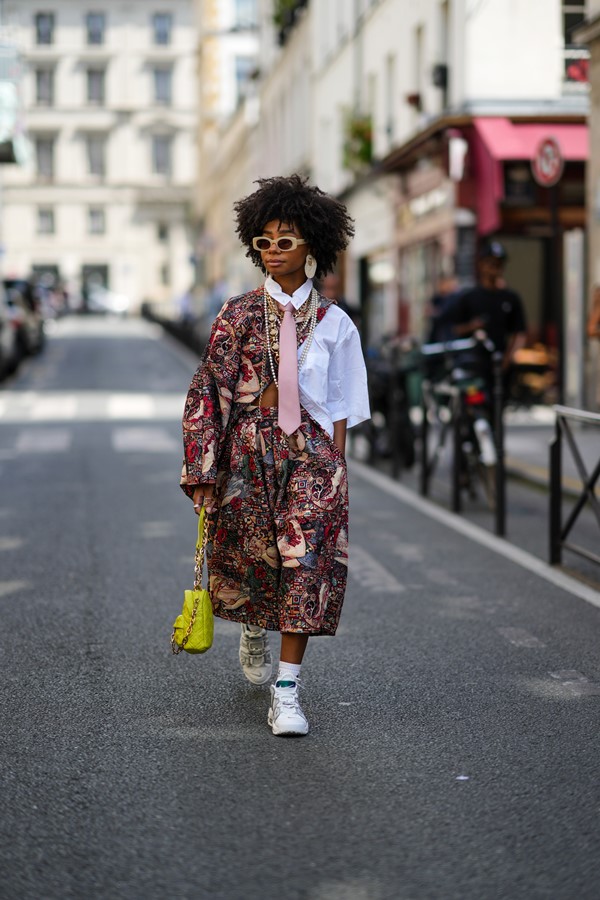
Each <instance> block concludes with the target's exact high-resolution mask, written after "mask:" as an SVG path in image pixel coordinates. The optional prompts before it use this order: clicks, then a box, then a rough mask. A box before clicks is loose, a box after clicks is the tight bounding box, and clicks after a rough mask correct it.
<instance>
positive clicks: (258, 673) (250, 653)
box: [240, 625, 273, 684]
mask: <svg viewBox="0 0 600 900" xmlns="http://www.w3.org/2000/svg"><path fill="white" fill-rule="evenodd" d="M240 664H241V666H242V671H243V672H244V675H245V676H246V678H247V679H248V681H251V682H252V684H266V683H267V681H269V679H270V677H271V673H272V671H273V663H272V662H271V651H270V649H269V638H268V637H267V632H266V629H264V628H261V629H260V631H252V629H251V628H249V627H248V626H247V625H242V634H241V636H240Z"/></svg>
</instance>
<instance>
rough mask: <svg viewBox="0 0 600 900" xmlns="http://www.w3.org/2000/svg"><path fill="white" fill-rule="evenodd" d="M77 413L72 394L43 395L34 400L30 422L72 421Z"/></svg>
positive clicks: (74, 398) (75, 401) (75, 402)
mask: <svg viewBox="0 0 600 900" xmlns="http://www.w3.org/2000/svg"><path fill="white" fill-rule="evenodd" d="M76 412H77V398H76V397H74V396H73V395H72V394H64V395H58V394H56V395H53V396H52V395H50V396H47V397H46V396H44V395H43V394H42V395H40V396H39V397H37V398H36V400H35V402H34V404H33V406H32V408H31V412H30V415H31V420H32V422H42V421H46V422H56V421H57V420H58V421H64V420H72V419H74V418H75V415H76Z"/></svg>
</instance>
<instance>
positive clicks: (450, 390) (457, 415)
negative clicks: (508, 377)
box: [421, 332, 503, 513]
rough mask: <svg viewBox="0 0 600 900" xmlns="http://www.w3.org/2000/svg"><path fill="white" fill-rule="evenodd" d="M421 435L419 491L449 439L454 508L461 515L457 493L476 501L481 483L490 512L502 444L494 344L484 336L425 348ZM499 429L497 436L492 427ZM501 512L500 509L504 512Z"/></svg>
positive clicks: (425, 487) (425, 485)
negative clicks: (434, 433) (431, 435)
mask: <svg viewBox="0 0 600 900" xmlns="http://www.w3.org/2000/svg"><path fill="white" fill-rule="evenodd" d="M421 352H422V354H423V356H424V359H425V376H426V377H424V379H423V390H422V393H423V436H422V471H421V492H422V493H424V494H426V493H427V491H428V486H429V480H430V478H431V475H432V474H433V471H434V470H435V468H436V466H437V463H438V461H439V459H440V458H441V456H442V453H443V451H444V448H445V444H446V439H447V437H448V434H450V433H451V434H452V436H453V459H452V498H453V504H452V505H453V509H454V510H455V511H460V508H461V493H462V492H466V493H467V494H468V496H469V497H470V498H471V499H475V498H476V497H477V487H478V485H481V487H482V488H483V491H484V495H485V498H486V501H487V504H488V506H489V507H490V509H492V510H495V509H496V505H497V493H498V477H499V476H498V471H497V466H498V462H499V446H500V444H499V442H501V439H502V434H501V418H502V381H501V374H500V372H498V378H496V379H494V378H493V364H494V362H495V363H496V366H499V360H498V359H497V355H496V352H495V347H494V344H493V343H492V342H491V341H490V340H489V338H488V337H487V336H486V335H485V333H483V332H478V333H476V334H475V335H474V336H473V337H472V338H463V339H459V340H454V341H447V342H443V343H441V342H440V343H435V344H424V345H423V347H422V348H421ZM434 423H435V424H437V425H438V426H439V430H438V437H437V443H436V444H435V446H434V451H433V454H432V455H431V456H430V454H429V449H430V448H429V446H428V445H429V439H428V432H429V426H430V425H432V424H434ZM495 427H496V428H497V430H500V434H496V433H495V431H494V428H495ZM502 513H503V510H502Z"/></svg>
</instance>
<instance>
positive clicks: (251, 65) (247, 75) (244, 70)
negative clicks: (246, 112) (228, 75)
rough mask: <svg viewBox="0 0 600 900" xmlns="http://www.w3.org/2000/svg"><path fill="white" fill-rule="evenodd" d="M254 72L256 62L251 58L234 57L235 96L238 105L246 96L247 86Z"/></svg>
mask: <svg viewBox="0 0 600 900" xmlns="http://www.w3.org/2000/svg"><path fill="white" fill-rule="evenodd" d="M255 70H256V60H255V59H254V57H252V56H236V58H235V96H236V102H237V103H238V104H239V103H241V102H242V100H243V99H244V97H246V96H247V94H248V86H249V84H250V80H251V78H252V74H253V72H254V71H255Z"/></svg>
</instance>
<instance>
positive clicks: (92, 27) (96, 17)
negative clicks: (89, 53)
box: [85, 13, 106, 44]
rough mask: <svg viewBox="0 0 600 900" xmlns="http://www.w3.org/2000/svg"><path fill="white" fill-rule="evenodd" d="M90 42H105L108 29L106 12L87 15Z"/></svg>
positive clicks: (86, 21)
mask: <svg viewBox="0 0 600 900" xmlns="http://www.w3.org/2000/svg"><path fill="white" fill-rule="evenodd" d="M85 25H86V31H87V42H88V44H103V43H104V32H105V30H106V16H105V15H104V13H88V14H87V16H86V17H85Z"/></svg>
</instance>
